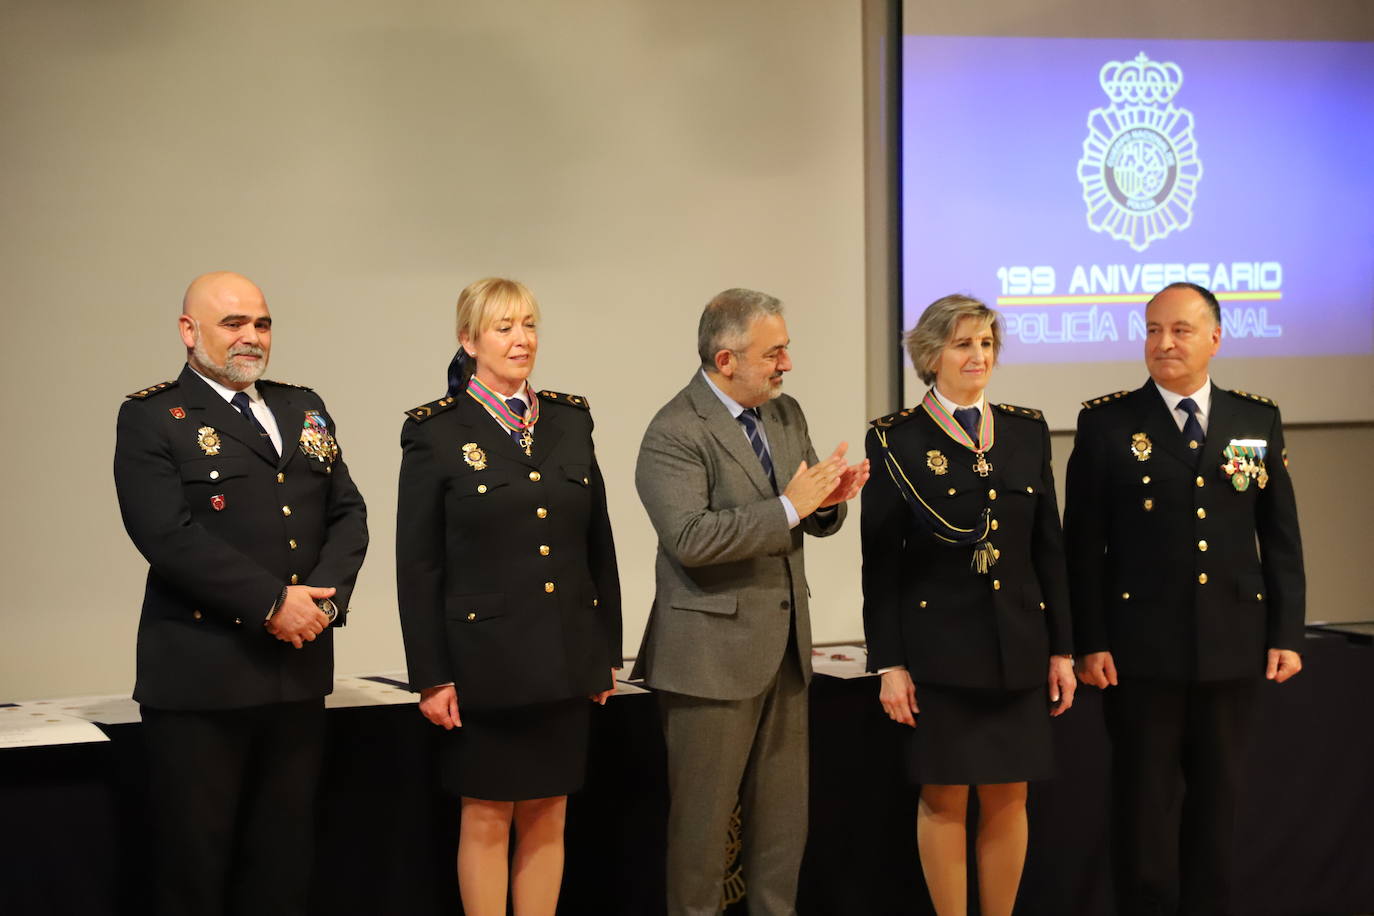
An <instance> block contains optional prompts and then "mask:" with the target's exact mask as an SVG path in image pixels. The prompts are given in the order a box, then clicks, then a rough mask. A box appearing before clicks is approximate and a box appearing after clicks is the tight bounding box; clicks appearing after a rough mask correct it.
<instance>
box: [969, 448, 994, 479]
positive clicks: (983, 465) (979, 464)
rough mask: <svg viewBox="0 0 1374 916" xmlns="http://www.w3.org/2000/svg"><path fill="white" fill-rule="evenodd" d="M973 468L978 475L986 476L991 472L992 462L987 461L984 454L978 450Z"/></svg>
mask: <svg viewBox="0 0 1374 916" xmlns="http://www.w3.org/2000/svg"><path fill="white" fill-rule="evenodd" d="M973 470H974V471H975V472H977V474H978V476H979V477H986V476H988V475H989V474H991V473H992V463H991V462H989V461H988V459H987V456H986V455H984V454H983V453H982V452H979V453H978V460H977V461H975V462H974V463H973Z"/></svg>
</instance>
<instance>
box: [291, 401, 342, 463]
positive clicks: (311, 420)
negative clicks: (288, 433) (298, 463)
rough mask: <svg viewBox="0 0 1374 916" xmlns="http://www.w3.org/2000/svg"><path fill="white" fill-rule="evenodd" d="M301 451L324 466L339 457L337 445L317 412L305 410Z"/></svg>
mask: <svg viewBox="0 0 1374 916" xmlns="http://www.w3.org/2000/svg"><path fill="white" fill-rule="evenodd" d="M300 444H301V451H302V452H305V454H306V455H308V456H310V457H311V458H314V459H315V460H316V461H322V462H324V463H325V464H332V463H333V462H334V459H336V458H338V457H339V443H337V442H335V441H334V436H333V434H332V433H330V431H329V424H328V423H326V422H325V420H324V417H322V416H320V412H319V411H318V410H307V411H306V412H305V421H304V422H303V423H302V424H301V440H300Z"/></svg>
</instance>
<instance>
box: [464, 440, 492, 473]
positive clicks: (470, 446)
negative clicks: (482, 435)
mask: <svg viewBox="0 0 1374 916" xmlns="http://www.w3.org/2000/svg"><path fill="white" fill-rule="evenodd" d="M463 460H464V461H466V462H467V463H468V467H470V468H472V469H473V470H474V471H485V470H486V469H487V453H486V452H484V451H482V450H481V449H480V448H478V447H477V443H476V442H465V443H463Z"/></svg>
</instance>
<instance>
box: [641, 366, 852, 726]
mask: <svg viewBox="0 0 1374 916" xmlns="http://www.w3.org/2000/svg"><path fill="white" fill-rule="evenodd" d="M760 410H761V412H762V414H763V427H764V431H765V432H766V434H767V436H768V445H769V450H770V452H771V453H772V457H773V466H774V469H775V476H776V477H777V480H778V487H779V490H781V488H783V487H785V486H786V485H787V481H788V480H790V479H791V477H792V474H793V473H794V472H795V471H796V468H797V465H798V464H800V463H801V461H802V460H803V459H805V460H806V462H807V463H808V464H814V463H815V462H816V453H815V450H814V449H812V447H811V437H810V435H809V433H808V432H807V428H806V418H805V417H804V416H803V415H802V411H801V407H800V406H798V404H797V402H796V401H795V400H793V399H792V398H790V397H788V396H787V395H782V396H780V397H778V398H775V399H774V400H771V401H769V402H768V403H766V404H764V405H763V406H762V407H761V408H760ZM635 487H636V489H637V490H638V491H639V498H640V501H641V502H643V503H644V508H645V509H646V510H647V511H648V513H649V519H650V521H651V522H653V525H654V530H655V531H656V532H658V558H657V560H656V562H655V570H654V573H655V595H654V606H653V609H652V610H651V611H650V613H649V623H648V626H647V627H646V628H645V631H644V641H643V643H642V644H641V645H640V649H639V657H638V659H637V661H636V663H635V668H634V673H633V676H636V677H643V678H644V679H645V681H646V682H647V684H648V685H649V686H650V687H653V688H654V689H657V690H667V691H671V692H673V693H681V694H686V695H688V696H696V697H705V698H709V699H716V700H743V699H747V698H749V697H754V696H758V695H759V694H760V693H762V692H763V691H764V690H765V689H767V687H768V685H769V683H770V682H771V681H772V679H773V676H774V675H775V674H776V673H777V671H778V668H779V666H780V665H781V664H782V660H783V653H784V652H785V651H786V649H787V633H788V629H789V626H790V623H791V620H792V616H793V614H795V615H796V621H797V651H798V653H799V658H798V661H799V662H800V664H801V670H802V674H803V676H804V677H805V678H807V679H808V680H809V679H810V677H811V620H810V615H809V607H808V602H807V598H808V590H807V587H806V567H805V564H804V561H803V559H802V535H803V532H806V533H809V534H813V535H816V536H820V537H823V536H825V535H829V534H834V533H835V532H836V531H838V530H839V528H840V525H841V524H842V523H843V521H844V516H845V506H844V505H843V504H841V505H839V506H838V507H835V508H832V509H827V510H823V511H821V512H819V513H813V514H812V515H810V516H809V517H807V518H804V519H802V522H801V524H800V525H798V526H797V527H796V528H793V529H790V530H789V529H788V527H787V513H786V511H785V510H784V509H783V507H782V503H781V501H780V500H779V499H778V498H777V494H775V493H774V492H773V486H772V484H771V483H770V482H769V480H768V477H767V475H765V474H764V472H763V467H762V465H761V464H760V463H759V459H758V457H757V456H756V455H755V454H754V451H753V449H752V448H750V446H749V441H748V440H747V439H746V438H745V435H744V431H743V430H742V429H741V427H740V425H739V422H738V421H737V420H735V419H734V418H733V417H731V416H730V412H729V411H728V410H727V409H726V408H725V405H724V404H722V403H721V401H720V399H719V398H718V397H716V394H715V392H713V391H712V390H711V388H710V386H708V385H707V384H706V380H705V379H704V378H702V375H701V373H700V372H697V373H695V374H694V375H693V376H692V380H691V382H689V383H688V385H687V387H686V388H683V389H682V391H680V392H678V393H677V395H676V396H675V397H674V398H673V399H672V400H671V401H669V402H668V403H667V404H665V405H664V406H663V408H662V409H661V410H659V412H658V413H657V414H656V415H655V416H654V418H653V420H652V421H650V423H649V428H648V429H647V430H645V433H644V441H643V442H642V443H641V444H640V447H639V462H638V464H637V465H636V467H635Z"/></svg>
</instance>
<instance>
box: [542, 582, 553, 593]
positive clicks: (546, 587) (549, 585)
mask: <svg viewBox="0 0 1374 916" xmlns="http://www.w3.org/2000/svg"><path fill="white" fill-rule="evenodd" d="M544 592H545V593H546V594H550V595H552V594H553V583H552V582H545V583H544Z"/></svg>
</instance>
